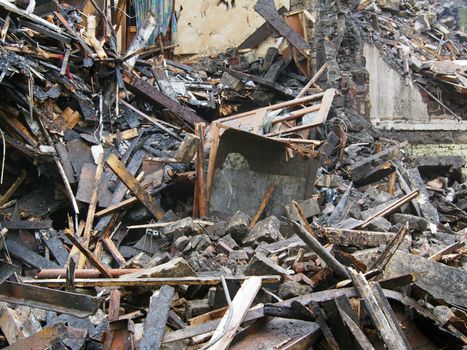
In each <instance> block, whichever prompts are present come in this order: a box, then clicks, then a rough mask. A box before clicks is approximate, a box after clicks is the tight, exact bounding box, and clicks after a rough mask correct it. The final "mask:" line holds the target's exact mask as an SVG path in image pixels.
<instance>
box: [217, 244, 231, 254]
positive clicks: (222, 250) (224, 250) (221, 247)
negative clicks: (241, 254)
mask: <svg viewBox="0 0 467 350" xmlns="http://www.w3.org/2000/svg"><path fill="white" fill-rule="evenodd" d="M215 249H216V252H217V253H224V254H226V255H229V254H230V253H231V252H232V251H233V249H232V248H230V247H229V246H228V245H227V244H226V243H225V242H223V241H219V243H217V245H216V248H215Z"/></svg>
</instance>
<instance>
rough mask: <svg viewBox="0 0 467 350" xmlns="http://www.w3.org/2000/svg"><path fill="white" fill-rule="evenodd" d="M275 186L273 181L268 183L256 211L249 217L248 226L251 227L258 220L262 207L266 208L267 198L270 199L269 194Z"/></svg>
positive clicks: (270, 194)
mask: <svg viewBox="0 0 467 350" xmlns="http://www.w3.org/2000/svg"><path fill="white" fill-rule="evenodd" d="M275 188H276V184H275V183H274V182H273V183H272V184H271V185H269V187H268V189H267V191H266V194H265V195H264V197H263V200H262V201H261V203H260V205H259V207H258V210H257V211H256V214H255V215H254V216H253V219H251V222H250V225H249V227H250V228H252V227H253V226H255V225H256V223H257V222H258V220H259V218H260V217H261V214H262V213H263V211H264V209H265V208H266V205H268V202H269V200H270V199H271V196H272V194H273V192H274V189H275Z"/></svg>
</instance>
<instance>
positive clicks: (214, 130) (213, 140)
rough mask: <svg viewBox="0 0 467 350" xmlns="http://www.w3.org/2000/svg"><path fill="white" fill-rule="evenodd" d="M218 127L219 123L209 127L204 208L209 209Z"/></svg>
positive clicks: (217, 142) (218, 134) (218, 140)
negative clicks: (209, 139) (209, 147)
mask: <svg viewBox="0 0 467 350" xmlns="http://www.w3.org/2000/svg"><path fill="white" fill-rule="evenodd" d="M219 132H220V127H219V123H217V122H215V123H212V125H211V151H210V152H209V162H208V173H207V175H206V208H209V201H210V198H211V189H212V181H213V179H214V172H215V171H216V159H217V151H218V149H219V143H220V133H219Z"/></svg>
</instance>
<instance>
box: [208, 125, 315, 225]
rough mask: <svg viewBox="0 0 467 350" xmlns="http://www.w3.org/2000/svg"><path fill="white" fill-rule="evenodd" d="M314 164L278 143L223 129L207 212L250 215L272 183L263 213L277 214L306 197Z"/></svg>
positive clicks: (222, 214) (313, 174)
mask: <svg viewBox="0 0 467 350" xmlns="http://www.w3.org/2000/svg"><path fill="white" fill-rule="evenodd" d="M318 166H319V160H318V159H305V158H303V157H301V156H300V155H295V156H294V157H292V158H291V157H290V153H289V150H288V149H287V145H286V144H284V143H282V142H279V141H276V140H272V139H269V138H266V137H263V136H259V135H255V134H252V133H248V132H245V131H241V130H238V129H233V128H230V129H227V130H226V131H225V132H224V133H223V134H222V136H221V137H220V142H219V148H218V152H217V157H216V161H215V173H214V177H213V184H212V191H211V198H210V208H209V211H210V213H212V214H213V215H220V216H231V215H233V214H234V213H235V212H236V211H237V210H242V211H243V212H245V213H246V214H247V215H249V216H250V217H252V216H253V215H254V214H255V213H256V210H257V209H258V207H259V205H260V203H261V199H262V198H263V197H264V194H265V193H266V191H267V189H268V187H269V186H270V185H271V183H273V182H275V183H276V188H275V191H274V193H273V195H272V197H271V199H270V200H269V203H268V205H267V207H266V209H265V213H266V215H276V216H277V217H281V216H282V215H285V208H284V206H285V205H287V204H289V203H291V202H292V200H302V199H306V198H308V197H309V195H310V194H311V191H312V189H313V183H314V179H315V176H316V171H317V169H318Z"/></svg>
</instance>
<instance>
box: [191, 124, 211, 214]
mask: <svg viewBox="0 0 467 350" xmlns="http://www.w3.org/2000/svg"><path fill="white" fill-rule="evenodd" d="M195 133H196V136H198V138H199V142H198V150H197V156H196V182H195V196H194V197H195V198H194V203H193V217H204V216H206V215H207V214H208V209H207V203H206V202H207V201H206V176H205V173H204V163H205V158H204V133H205V124H201V123H196V124H195Z"/></svg>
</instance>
